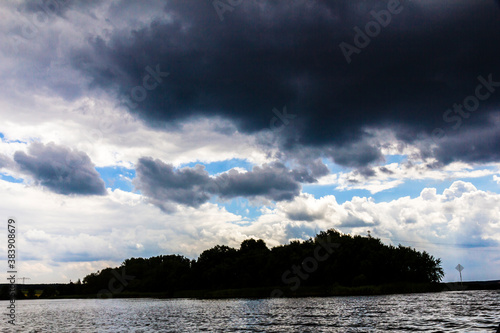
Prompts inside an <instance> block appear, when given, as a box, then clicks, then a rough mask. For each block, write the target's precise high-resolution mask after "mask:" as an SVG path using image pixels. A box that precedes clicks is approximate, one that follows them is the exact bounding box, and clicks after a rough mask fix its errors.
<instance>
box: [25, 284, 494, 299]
mask: <svg viewBox="0 0 500 333" xmlns="http://www.w3.org/2000/svg"><path fill="white" fill-rule="evenodd" d="M22 286H26V287H29V286H30V285H21V286H18V288H20V289H21V290H23V288H22ZM36 286H43V285H36ZM276 290H279V291H281V293H280V295H281V296H280V297H273V295H276V294H275V291H276ZM467 290H468V291H472V290H500V280H494V281H472V282H463V283H462V284H460V282H452V283H439V284H409V283H399V284H385V285H378V286H357V287H346V286H340V285H334V286H328V287H308V286H303V287H301V288H299V289H298V290H296V291H291V290H290V289H289V288H288V287H260V288H242V289H220V290H181V291H172V292H133V291H126V290H125V291H122V292H120V293H114V294H112V297H98V296H97V294H78V295H62V296H54V297H47V298H44V297H42V298H38V297H35V298H19V299H18V300H24V299H109V298H156V299H177V298H188V299H237V298H247V299H264V298H297V297H338V296H341V297H353V296H383V295H395V294H418V293H436V292H447V291H467Z"/></svg>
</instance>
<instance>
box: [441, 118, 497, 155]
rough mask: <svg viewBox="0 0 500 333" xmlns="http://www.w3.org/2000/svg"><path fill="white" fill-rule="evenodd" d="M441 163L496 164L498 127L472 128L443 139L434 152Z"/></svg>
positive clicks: (494, 125)
mask: <svg viewBox="0 0 500 333" xmlns="http://www.w3.org/2000/svg"><path fill="white" fill-rule="evenodd" d="M435 156H436V157H437V158H438V160H439V161H442V162H443V163H445V164H447V163H451V162H454V161H464V162H477V163H481V162H483V163H487V162H497V161H500V127H499V124H498V123H497V124H491V126H490V127H488V128H480V129H478V128H475V129H474V128H473V129H471V130H469V131H466V132H465V133H463V134H460V135H455V136H450V137H447V138H444V139H443V140H442V142H441V144H440V145H439V147H438V148H437V149H436V151H435Z"/></svg>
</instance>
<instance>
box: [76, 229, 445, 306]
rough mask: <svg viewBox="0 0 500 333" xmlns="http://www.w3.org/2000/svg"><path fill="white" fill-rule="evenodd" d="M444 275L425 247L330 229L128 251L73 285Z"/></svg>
mask: <svg viewBox="0 0 500 333" xmlns="http://www.w3.org/2000/svg"><path fill="white" fill-rule="evenodd" d="M442 277H443V269H442V268H441V260H440V259H435V258H434V257H433V256H431V255H429V254H428V253H426V252H418V251H416V250H414V249H411V248H409V247H404V246H401V245H399V246H398V247H394V246H387V245H384V244H382V242H381V241H380V240H379V239H376V238H372V237H361V236H354V237H353V236H350V235H344V234H341V233H340V232H338V231H336V230H333V229H331V230H328V231H326V232H321V233H319V234H318V235H317V236H316V237H314V238H313V239H309V240H307V241H302V242H300V241H292V242H291V243H290V244H287V245H281V246H277V247H274V248H272V249H269V248H268V247H267V246H266V244H265V242H264V241H263V240H260V239H259V240H254V239H247V240H245V241H243V242H242V243H241V246H240V248H239V249H235V248H231V247H228V246H225V245H217V246H215V247H213V248H211V249H208V250H206V251H204V252H203V253H201V255H200V256H199V258H198V259H197V260H190V259H188V258H186V257H184V256H181V255H160V256H157V257H152V258H149V259H144V258H131V259H127V260H125V261H124V262H123V263H122V265H121V266H120V267H117V268H106V269H103V270H102V271H98V272H96V273H92V274H89V275H87V276H86V277H85V278H84V279H83V281H82V282H83V283H82V284H81V285H77V286H74V287H76V288H77V289H78V291H80V292H81V294H88V295H90V294H94V295H96V294H100V295H103V291H104V293H105V292H106V291H110V293H119V292H123V291H125V292H127V293H134V292H136V293H161V294H162V295H165V296H173V295H175V294H176V292H179V291H186V290H192V291H196V290H222V289H242V288H264V287H268V288H281V289H283V290H284V289H285V288H288V289H289V290H292V291H294V290H297V289H298V288H299V287H306V288H309V287H328V286H333V285H335V286H345V287H359V286H367V285H371V286H377V285H387V284H397V283H412V284H426V283H428V284H432V283H438V282H439V281H440V280H441V279H442Z"/></svg>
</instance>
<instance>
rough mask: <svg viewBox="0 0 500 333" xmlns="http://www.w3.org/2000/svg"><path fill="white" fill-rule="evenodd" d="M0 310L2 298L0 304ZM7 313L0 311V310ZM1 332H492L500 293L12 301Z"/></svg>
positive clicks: (498, 313) (499, 307) (498, 318)
mask: <svg viewBox="0 0 500 333" xmlns="http://www.w3.org/2000/svg"><path fill="white" fill-rule="evenodd" d="M0 303H1V304H2V308H3V309H5V307H6V306H7V305H8V301H1V302H0ZM5 312H6V311H5V310H3V312H2V314H3V313H5ZM16 317H17V318H16V321H17V324H16V329H17V330H13V329H9V327H12V325H10V324H8V323H7V320H6V316H5V315H3V316H2V322H1V323H0V327H1V328H2V329H1V332H78V333H82V332H388V331H389V332H391V331H392V332H495V331H496V330H495V328H496V327H497V326H498V324H499V322H500V291H498V290H496V291H450V292H442V293H426V294H405V295H388V296H357V297H318V298H288V299H286V298H272V299H223V300H198V299H168V300H160V299H145V298H140V299H107V300H105V299H103V300H100V299H99V300H94V299H67V300H20V301H17V302H16Z"/></svg>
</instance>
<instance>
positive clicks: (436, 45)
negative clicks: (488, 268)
mask: <svg viewBox="0 0 500 333" xmlns="http://www.w3.org/2000/svg"><path fill="white" fill-rule="evenodd" d="M387 3H388V2H385V1H383V2H381V1H375V0H366V1H353V0H350V1H347V0H346V1H328V2H327V1H298V2H287V1H281V2H271V1H244V2H243V3H242V4H241V5H239V6H237V7H235V8H234V10H233V11H228V12H226V13H225V14H224V21H223V22H221V21H220V20H219V17H218V15H217V13H216V12H215V9H214V8H213V6H212V5H211V2H210V1H200V2H198V1H166V2H165V7H164V12H163V13H158V17H157V18H155V19H154V20H153V21H152V22H150V23H148V24H146V25H144V26H143V27H142V28H138V29H134V30H132V31H125V30H123V29H122V30H115V31H114V32H113V34H112V36H111V37H110V38H109V39H106V40H104V39H102V38H100V37H97V36H96V37H93V38H90V39H89V42H88V44H87V45H86V46H85V47H82V48H80V49H79V50H75V51H73V52H72V55H71V58H72V59H71V61H72V64H73V66H74V67H75V68H77V69H79V70H81V71H82V72H84V73H85V74H86V75H88V76H89V77H90V78H91V79H93V82H92V86H93V87H100V88H103V89H110V90H115V89H117V90H118V92H119V94H120V96H122V97H123V98H125V97H126V96H129V97H130V92H131V89H132V88H133V87H135V86H140V85H141V84H142V83H143V80H144V77H145V75H148V72H147V71H146V67H147V66H150V68H155V66H157V65H158V66H159V68H160V70H161V71H162V72H168V73H169V76H168V77H166V78H163V82H161V84H159V85H158V86H157V87H156V88H155V89H153V90H148V91H147V96H146V98H144V100H141V102H139V103H137V105H138V106H137V107H136V108H131V110H130V111H131V112H133V113H136V114H138V115H139V116H140V117H142V118H143V119H144V120H145V121H146V122H147V123H148V124H149V125H151V126H163V125H164V124H175V123H177V122H179V121H184V120H187V119H189V118H191V117H197V116H206V117H213V116H220V117H225V118H228V119H231V120H232V121H234V123H235V124H236V126H238V129H239V130H240V131H244V132H247V133H254V132H258V131H261V130H263V129H266V128H269V125H270V120H271V118H272V117H273V114H272V112H271V110H272V109H273V108H274V107H280V106H282V105H285V104H286V105H287V108H288V111H289V113H292V114H297V115H300V119H299V117H298V118H297V119H295V120H296V121H297V122H300V123H299V124H298V125H297V126H296V128H295V129H296V130H295V131H294V133H293V140H292V139H290V137H289V133H288V132H286V131H285V132H282V133H281V134H280V135H282V140H281V141H280V142H281V143H282V149H284V150H287V149H290V147H297V146H303V147H315V148H325V147H335V148H334V151H333V152H332V153H331V154H329V157H330V158H331V159H333V160H334V161H335V162H336V163H338V164H341V165H345V166H349V167H356V168H359V167H363V166H366V165H369V164H372V163H375V162H377V161H378V160H379V159H380V157H381V153H380V151H379V148H378V147H375V146H373V145H371V144H370V143H368V144H366V141H365V134H364V132H363V129H364V128H366V127H374V128H392V129H394V130H395V131H396V132H397V135H398V137H399V138H400V139H401V140H404V141H406V142H412V141H414V140H417V139H418V138H421V137H422V135H424V136H427V135H430V133H431V132H432V130H433V129H434V128H436V127H443V126H446V125H449V124H447V123H446V122H444V121H443V113H444V112H445V111H446V110H447V109H449V108H451V107H452V105H453V103H457V102H461V101H462V100H463V99H464V98H465V97H466V96H468V95H470V94H471V92H474V88H475V86H476V85H477V80H476V78H477V77H478V76H479V75H483V76H487V75H489V74H492V75H493V77H494V78H496V80H497V81H500V62H499V61H498V59H499V56H500V20H499V16H500V10H499V8H498V6H497V4H496V2H495V1H481V2H479V1H477V2H472V1H455V0H453V1H452V0H443V1H439V2H432V1H401V6H402V10H401V12H400V13H398V14H397V15H393V16H392V18H391V22H390V24H388V25H387V26H386V27H384V28H382V29H381V31H380V33H379V34H377V35H376V36H375V37H373V38H371V40H370V43H369V45H367V46H366V47H363V48H362V49H361V50H360V52H359V53H356V54H353V55H352V61H351V63H350V64H348V63H347V61H346V59H345V57H344V55H343V53H342V51H341V49H340V48H339V44H340V43H341V42H345V43H349V44H351V45H354V44H355V43H354V39H355V35H356V32H355V30H354V27H359V28H360V29H361V30H364V28H365V25H366V24H367V23H368V22H370V21H374V17H373V15H372V14H370V12H371V11H372V10H373V11H375V12H380V11H381V10H386V9H387V6H388V5H387ZM127 4H128V2H126V1H123V2H122V3H121V5H122V6H123V7H122V9H121V11H122V12H123V11H126V8H127ZM111 19H113V20H115V19H116V20H117V19H120V17H113V18H111ZM151 82H152V81H151ZM499 100H500V93H497V94H493V95H492V96H491V97H490V98H489V99H488V100H486V101H483V102H481V107H480V108H479V109H478V110H477V111H476V115H477V114H483V115H484V114H486V113H488V112H491V111H494V110H498V107H499V104H500V103H499ZM129 105H130V103H129ZM480 119H481V117H474V118H471V119H469V120H467V121H468V122H469V123H470V125H480V123H479V120H480ZM464 131H465V129H464ZM287 133H288V134H287ZM359 142H361V146H357V144H359ZM478 144H479V145H481V147H480V148H478V149H480V150H484V152H485V153H487V152H488V151H489V149H491V147H490V146H489V145H484V144H483V143H481V142H478ZM358 147H362V149H361V150H357V148H358ZM441 156H443V154H438V157H441ZM467 156H470V157H472V156H473V155H470V154H469V155H467ZM456 158H457V159H460V156H459V155H457V156H456ZM496 160H497V161H498V159H496ZM443 162H445V160H443ZM193 200H194V202H196V200H197V199H195V198H193Z"/></svg>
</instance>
